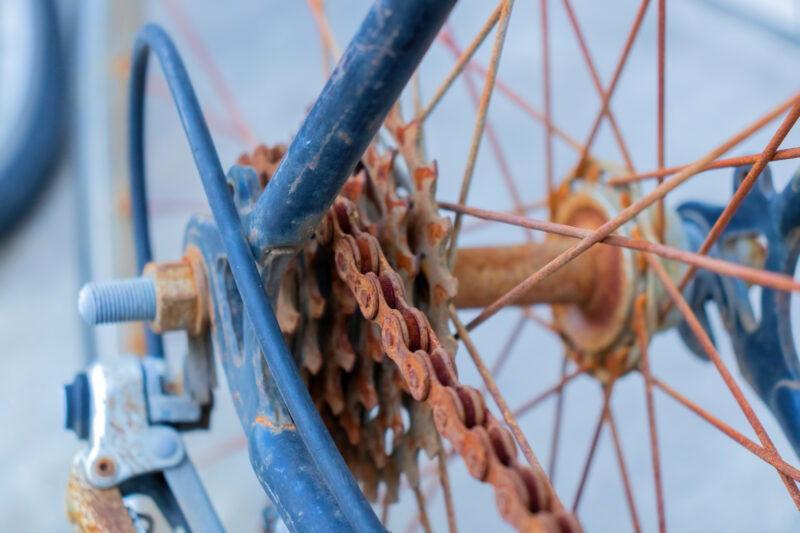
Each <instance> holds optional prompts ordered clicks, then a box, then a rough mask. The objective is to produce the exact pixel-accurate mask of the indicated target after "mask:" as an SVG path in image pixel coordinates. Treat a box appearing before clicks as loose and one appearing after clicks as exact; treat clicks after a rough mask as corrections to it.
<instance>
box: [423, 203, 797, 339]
mask: <svg viewBox="0 0 800 533" xmlns="http://www.w3.org/2000/svg"><path fill="white" fill-rule="evenodd" d="M439 207H440V208H441V209H446V210H448V211H458V212H461V213H464V214H468V215H470V216H474V217H478V218H482V219H485V220H495V221H498V222H503V223H506V224H512V225H515V226H522V227H526V228H531V229H535V230H539V231H544V232H547V233H553V234H556V235H562V236H565V237H572V238H576V239H585V238H587V237H590V236H591V235H592V233H593V232H592V230H588V229H585V228H577V227H575V226H568V225H565V224H558V223H556V222H549V221H546V220H536V219H532V218H526V217H522V216H517V215H512V214H508V213H498V212H496V211H489V210H486V209H479V208H476V207H467V206H461V205H457V204H452V203H449V202H439ZM600 244H603V245H610V246H618V247H622V248H629V249H631V250H637V251H640V252H648V253H652V254H655V255H657V256H659V257H663V258H664V259H669V260H672V261H679V262H681V263H686V264H688V265H696V266H697V267H698V268H703V269H705V270H710V271H712V272H716V273H718V274H722V275H725V276H731V277H735V278H738V279H741V280H744V281H747V282H748V283H754V284H756V285H761V286H764V287H770V288H773V289H777V290H782V291H800V282H798V281H796V280H795V279H794V278H792V277H791V276H788V275H786V274H780V273H777V272H772V271H769V270H762V269H759V268H753V267H747V266H744V265H739V264H736V263H731V262H729V261H725V260H722V259H716V258H713V257H708V256H705V255H700V254H697V253H693V252H687V251H685V250H680V249H678V248H673V247H671V246H667V245H665V244H660V243H656V242H651V241H646V240H643V239H634V238H631V237H624V236H622V235H609V236H607V237H605V238H603V239H602V240H601V241H600ZM468 329H471V328H470V326H468Z"/></svg>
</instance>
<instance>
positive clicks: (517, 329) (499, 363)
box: [489, 313, 528, 376]
mask: <svg viewBox="0 0 800 533" xmlns="http://www.w3.org/2000/svg"><path fill="white" fill-rule="evenodd" d="M527 323H528V319H527V317H526V316H525V315H524V314H522V313H521V314H520V317H519V319H518V320H517V323H516V324H514V327H513V328H511V333H510V334H509V336H508V339H506V342H505V344H504V345H503V347H502V348H501V349H500V354H499V355H498V356H497V359H495V360H494V363H492V369H491V370H490V371H489V372H491V374H492V375H493V376H498V375H499V374H500V371H501V370H503V366H505V364H506V361H508V356H509V355H511V350H512V348H514V345H515V344H516V343H517V340H518V339H519V336H520V334H522V330H523V329H524V327H525V324H527Z"/></svg>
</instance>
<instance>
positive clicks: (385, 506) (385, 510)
mask: <svg viewBox="0 0 800 533" xmlns="http://www.w3.org/2000/svg"><path fill="white" fill-rule="evenodd" d="M391 506H392V505H391V502H390V501H389V491H388V490H387V491H385V492H384V493H383V501H382V502H381V524H383V525H384V526H386V524H388V522H389V509H390V508H391Z"/></svg>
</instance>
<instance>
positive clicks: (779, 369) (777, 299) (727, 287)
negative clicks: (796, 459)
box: [678, 167, 800, 456]
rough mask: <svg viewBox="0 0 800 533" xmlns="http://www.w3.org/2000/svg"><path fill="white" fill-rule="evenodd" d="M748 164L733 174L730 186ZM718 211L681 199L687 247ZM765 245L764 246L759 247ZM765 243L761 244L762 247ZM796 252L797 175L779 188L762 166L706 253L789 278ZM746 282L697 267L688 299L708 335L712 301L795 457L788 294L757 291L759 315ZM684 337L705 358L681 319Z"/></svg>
mask: <svg viewBox="0 0 800 533" xmlns="http://www.w3.org/2000/svg"><path fill="white" fill-rule="evenodd" d="M749 170H750V167H740V168H737V169H736V170H735V172H734V178H733V187H734V191H735V190H736V189H737V188H738V187H739V184H740V183H741V182H742V180H743V179H744V177H745V176H746V175H747V172H748V171H749ZM722 211H723V208H722V207H719V206H712V205H708V204H703V203H699V202H687V203H684V204H683V205H681V206H680V207H679V208H678V213H679V215H680V216H681V219H682V221H683V224H684V228H685V230H686V234H687V237H688V240H689V243H690V247H691V249H693V250H696V249H698V248H699V246H700V244H701V243H702V241H703V239H704V237H705V235H707V234H708V232H709V230H710V229H711V227H712V226H713V225H714V222H715V221H716V220H717V219H718V218H719V216H720V215H721V214H722ZM764 243H765V244H766V246H765V247H764V246H763V244H764ZM764 248H766V249H764ZM798 252H800V173H798V174H795V176H794V177H793V178H792V180H791V181H790V182H789V184H788V185H787V186H786V188H785V189H784V190H783V191H782V192H781V193H778V192H776V191H775V189H774V187H773V185H772V175H771V173H770V170H769V168H768V167H767V168H765V169H764V171H763V172H762V173H761V176H759V178H758V180H757V181H756V183H755V185H754V186H753V188H752V189H751V190H750V192H749V193H748V194H747V196H746V197H745V199H744V201H743V202H742V204H741V206H740V207H739V209H738V210H737V211H736V214H735V215H734V216H733V218H732V219H731V221H730V223H729V224H728V226H727V228H726V229H725V231H724V232H723V234H722V236H721V237H720V239H719V241H718V243H717V244H716V245H715V246H714V247H713V248H712V249H711V252H710V254H709V255H712V256H715V257H720V258H722V259H726V260H730V261H735V262H738V263H745V264H749V265H751V266H755V267H758V268H765V269H767V270H771V271H773V272H781V273H784V274H788V275H790V276H791V275H793V274H794V270H795V265H796V263H797V257H798ZM749 289H750V287H748V286H747V285H746V284H745V283H744V282H742V281H740V280H737V279H733V278H728V277H724V276H720V275H718V274H714V273H712V272H708V271H703V270H700V271H698V272H697V275H696V277H695V278H694V280H693V282H692V284H691V285H690V286H689V287H688V288H687V290H686V299H687V302H688V303H689V305H690V306H691V307H692V310H693V311H694V312H695V313H696V314H697V317H698V319H699V320H700V323H701V324H702V325H703V327H704V328H705V330H706V332H707V333H708V334H709V336H710V337H711V339H712V340H713V339H714V336H713V333H712V331H711V327H710V323H709V319H708V315H707V314H706V310H705V304H706V302H708V301H714V302H715V303H716V304H717V305H718V306H719V310H720V314H721V316H722V320H723V323H724V325H725V329H726V330H727V332H728V334H729V336H730V339H731V342H732V344H733V349H734V352H735V353H736V359H737V362H738V364H739V370H740V371H741V373H742V375H743V376H744V377H745V379H746V380H747V382H748V383H749V384H750V385H751V386H752V387H753V389H754V390H755V391H756V393H757V394H758V395H759V397H761V399H762V400H763V401H764V403H766V404H767V406H768V407H769V408H770V410H771V411H772V413H773V414H774V415H775V417H776V418H777V419H778V421H779V422H780V424H781V426H782V427H783V430H784V432H785V433H786V435H787V437H788V438H789V441H790V442H791V443H792V446H793V447H794V449H795V452H796V453H797V454H798V456H800V361H798V358H797V352H796V350H795V347H794V341H793V338H792V327H791V321H790V316H789V314H790V313H789V311H790V309H789V303H790V296H791V295H790V294H789V293H786V292H782V291H776V290H773V289H768V288H761V294H760V301H758V305H759V307H760V317H759V316H758V315H759V313H757V312H756V311H755V309H754V307H753V305H752V304H751V299H750V295H749ZM679 331H680V334H681V337H682V338H683V340H684V342H685V343H686V344H687V345H688V346H689V348H690V349H691V350H692V351H693V352H694V353H695V354H697V355H699V356H701V357H704V358H705V357H706V356H705V354H704V352H703V350H702V349H701V348H700V346H699V344H698V342H697V340H696V339H695V338H694V335H693V334H692V333H691V331H690V330H689V328H688V326H687V325H686V324H685V323H682V324H681V325H680V326H679Z"/></svg>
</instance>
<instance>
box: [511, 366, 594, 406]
mask: <svg viewBox="0 0 800 533" xmlns="http://www.w3.org/2000/svg"><path fill="white" fill-rule="evenodd" d="M584 372H586V369H584V368H577V369H575V370H573V371H572V372H570V373H569V374H567V375H566V376H564V377H563V378H561V379H560V380H559V382H558V383H556V384H555V385H553V386H552V387H549V388H547V389H545V390H543V391H542V392H540V393H539V394H537V395H536V396H534V397H533V398H531V399H530V400H528V401H527V402H525V403H524V404H522V405H520V406H519V407H517V408H516V409H514V413H513V414H514V416H515V417H517V418H519V417H521V416H522V415H524V414H525V413H527V412H528V411H530V410H531V409H533V408H534V407H536V406H537V405H539V404H540V403H541V402H542V401H544V400H546V399H547V398H549V397H550V396H552V395H553V394H555V393H557V392H558V391H560V390H561V389H563V388H564V386H565V385H566V384H567V383H569V382H570V381H572V380H573V379H575V378H576V377H578V376H579V375H581V374H583V373H584Z"/></svg>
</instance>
